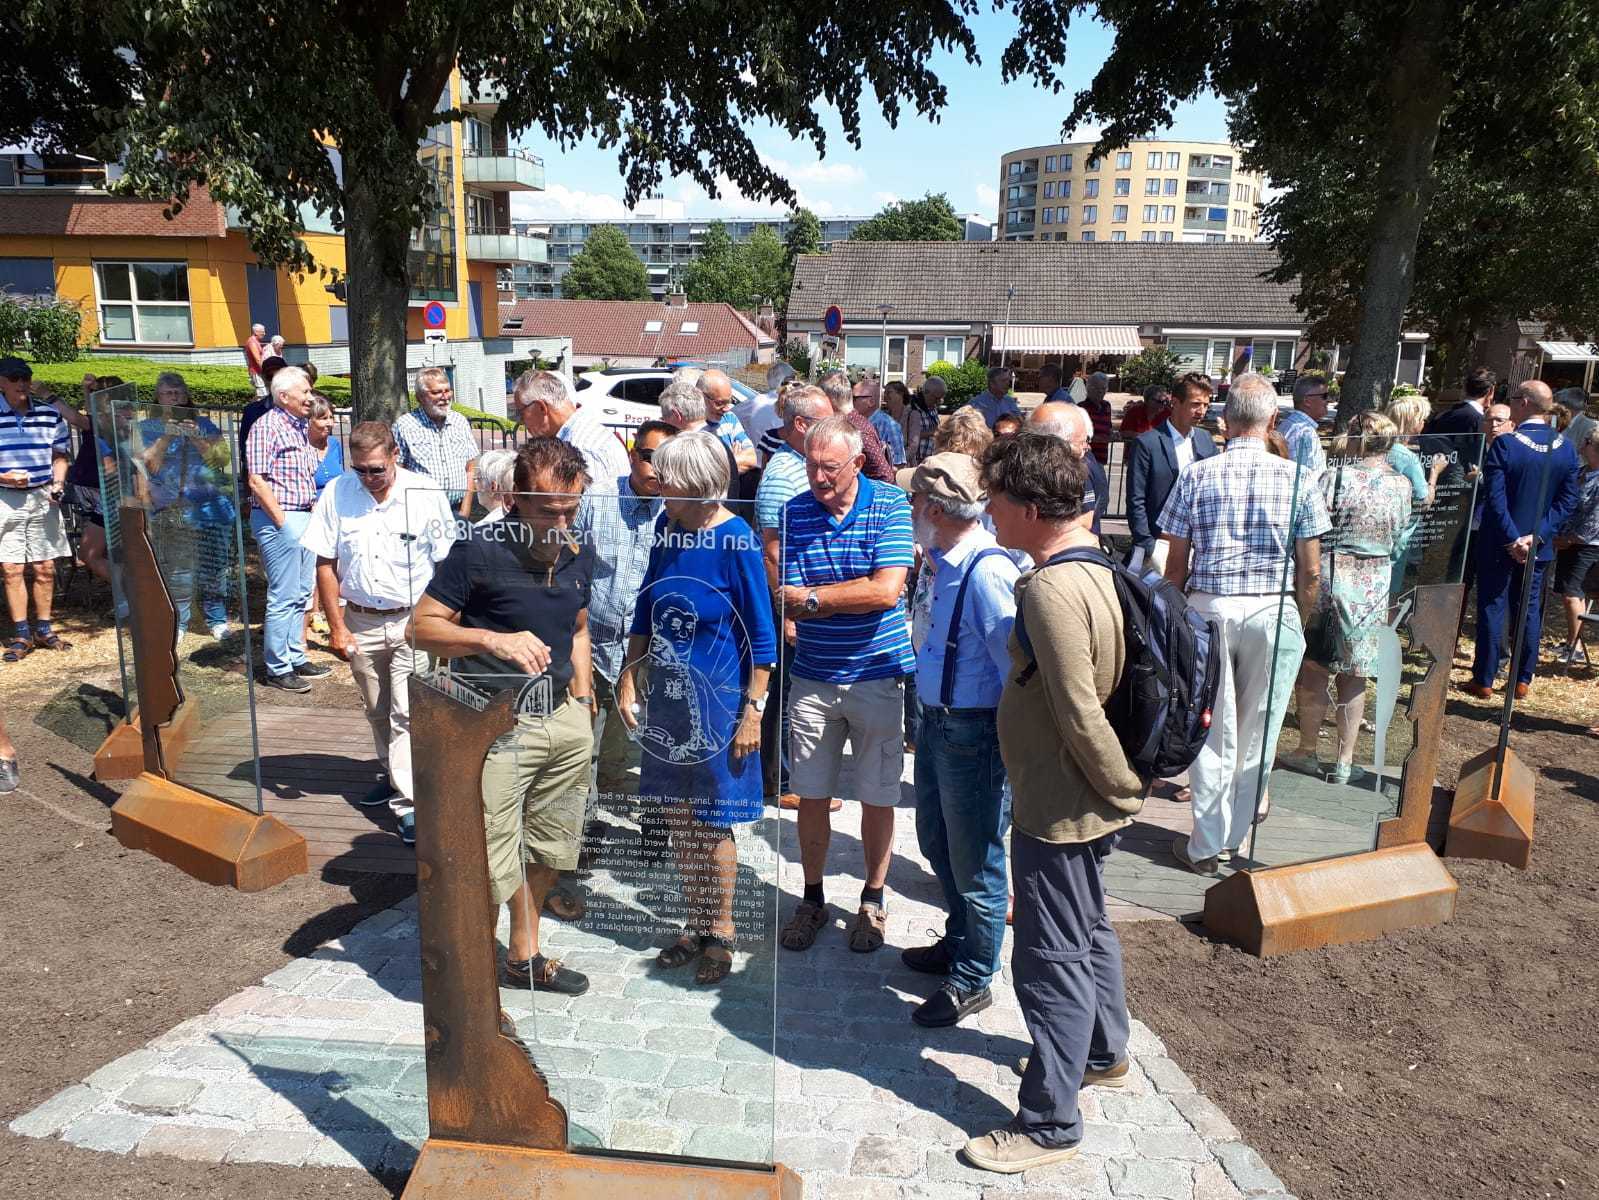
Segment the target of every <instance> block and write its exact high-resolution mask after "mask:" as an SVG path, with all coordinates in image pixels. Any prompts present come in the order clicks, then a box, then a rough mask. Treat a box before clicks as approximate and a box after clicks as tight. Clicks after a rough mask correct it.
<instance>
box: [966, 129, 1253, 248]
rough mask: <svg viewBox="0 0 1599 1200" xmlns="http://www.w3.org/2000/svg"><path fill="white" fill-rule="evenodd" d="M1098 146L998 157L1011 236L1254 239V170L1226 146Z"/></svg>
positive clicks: (1006, 233) (1005, 233)
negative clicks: (1101, 149) (1106, 150)
mask: <svg viewBox="0 0 1599 1200" xmlns="http://www.w3.org/2000/svg"><path fill="white" fill-rule="evenodd" d="M1093 149H1094V143H1093V142H1075V143H1069V144H1062V145H1056V146H1032V147H1029V148H1027V149H1025V150H1013V151H1011V152H1010V153H1009V154H1006V155H1004V156H1003V157H1002V158H1001V159H1000V166H999V174H1000V178H999V213H998V218H999V223H998V225H996V226H995V236H996V237H997V238H999V239H1000V240H1003V241H1008V242H1034V241H1037V242H1252V241H1255V240H1256V239H1257V237H1258V236H1259V233H1260V191H1261V186H1262V184H1263V183H1264V179H1263V177H1262V176H1261V175H1260V174H1258V173H1257V172H1253V171H1246V170H1244V169H1243V168H1242V166H1241V165H1240V163H1241V161H1242V152H1241V151H1240V150H1239V149H1238V147H1236V146H1232V145H1229V144H1228V143H1226V142H1175V141H1161V140H1148V141H1139V142H1133V143H1132V144H1131V145H1130V146H1127V147H1126V148H1124V149H1121V150H1116V151H1113V152H1111V153H1110V154H1107V155H1104V156H1102V157H1098V158H1096V157H1094V156H1093V154H1092V151H1093Z"/></svg>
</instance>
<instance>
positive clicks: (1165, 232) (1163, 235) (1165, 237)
mask: <svg viewBox="0 0 1599 1200" xmlns="http://www.w3.org/2000/svg"><path fill="white" fill-rule="evenodd" d="M1160 240H1161V241H1163V242H1169V241H1171V230H1169V229H1162V230H1161V231H1160Z"/></svg>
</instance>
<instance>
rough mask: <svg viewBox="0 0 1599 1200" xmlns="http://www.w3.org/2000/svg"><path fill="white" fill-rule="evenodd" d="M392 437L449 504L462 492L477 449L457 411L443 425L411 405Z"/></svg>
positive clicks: (404, 460) (404, 462)
mask: <svg viewBox="0 0 1599 1200" xmlns="http://www.w3.org/2000/svg"><path fill="white" fill-rule="evenodd" d="M394 440H395V441H396V442H398V443H399V444H400V465H401V466H402V467H404V468H405V469H406V470H408V471H415V472H417V474H419V475H426V476H427V477H428V478H429V479H430V480H432V481H433V486H434V487H440V488H443V489H444V491H445V492H446V493H447V494H448V495H449V497H450V502H451V503H452V504H453V503H455V502H456V501H458V500H460V498H461V497H462V496H464V495H466V465H467V464H468V463H470V462H475V461H476V460H477V456H478V454H479V453H481V451H480V450H479V449H478V444H477V438H476V437H475V436H473V433H472V427H471V426H470V425H469V424H467V420H466V418H465V417H463V416H462V415H461V414H460V413H458V412H454V411H453V410H452V411H450V412H447V413H445V414H444V424H443V425H439V424H437V423H435V422H434V420H433V418H432V417H430V416H428V415H427V413H425V412H423V411H422V410H421V409H420V408H413V409H412V410H411V411H410V412H408V413H403V414H401V416H400V417H399V418H398V419H397V420H396V421H395V422H394ZM253 469H254V468H252V470H253ZM624 469H625V468H624Z"/></svg>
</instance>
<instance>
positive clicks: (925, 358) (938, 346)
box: [922, 337, 966, 371]
mask: <svg viewBox="0 0 1599 1200" xmlns="http://www.w3.org/2000/svg"><path fill="white" fill-rule="evenodd" d="M965 350H966V339H965V338H964V337H930V338H924V339H922V369H923V370H924V371H925V370H926V369H927V368H928V367H929V366H931V365H932V364H933V363H936V362H947V363H952V364H954V365H955V366H957V367H958V366H960V365H961V362H962V360H963V359H964V358H965V357H966V355H965Z"/></svg>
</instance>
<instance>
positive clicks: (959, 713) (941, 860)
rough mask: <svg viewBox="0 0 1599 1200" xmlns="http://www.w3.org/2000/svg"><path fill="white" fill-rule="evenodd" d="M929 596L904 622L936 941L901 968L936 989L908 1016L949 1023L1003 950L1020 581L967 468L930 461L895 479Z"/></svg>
mask: <svg viewBox="0 0 1599 1200" xmlns="http://www.w3.org/2000/svg"><path fill="white" fill-rule="evenodd" d="M898 478H899V485H900V487H902V488H904V489H905V490H906V491H907V492H909V493H910V494H911V517H912V520H913V523H914V528H915V531H916V541H917V542H918V543H919V544H920V545H921V547H922V549H923V550H924V552H925V553H926V555H927V557H926V559H925V561H924V565H923V571H924V573H927V574H929V575H930V577H931V586H930V587H925V588H918V590H917V602H916V608H915V610H914V611H913V612H912V614H911V623H912V630H913V632H912V641H914V642H916V644H917V647H918V648H917V651H916V695H917V699H918V703H919V704H920V706H921V732H920V734H919V736H918V739H917V743H916V840H917V842H918V843H919V844H920V845H921V848H922V853H923V854H925V855H926V856H927V861H928V862H929V863H930V864H931V865H932V868H933V874H934V875H936V876H938V882H939V884H940V885H941V886H942V887H943V889H944V901H945V903H946V905H947V906H948V916H947V917H946V918H945V921H944V935H943V937H941V938H939V940H938V941H936V942H934V943H933V944H932V945H930V946H915V947H912V948H911V949H908V950H906V951H904V952H903V953H902V954H901V958H903V959H904V961H905V965H906V966H908V967H910V968H911V969H912V970H915V971H921V972H923V973H925V974H928V975H941V976H944V977H945V981H944V983H943V984H942V985H940V987H939V989H938V990H937V991H936V992H934V993H933V994H932V996H931V997H929V998H928V999H927V1000H926V1001H924V1002H923V1003H922V1004H921V1005H920V1006H919V1007H918V1008H917V1009H916V1010H915V1011H914V1012H913V1013H912V1014H911V1019H912V1020H914V1021H915V1022H916V1023H917V1024H918V1025H928V1026H943V1025H954V1024H955V1023H956V1022H958V1021H960V1020H961V1019H962V1018H964V1017H967V1016H970V1015H971V1014H973V1013H978V1012H981V1011H982V1010H983V1009H985V1008H987V1007H988V1006H989V1005H990V1004H992V1003H993V1001H992V999H991V998H990V996H989V990H988V988H989V984H990V983H991V982H992V980H993V978H994V976H995V975H997V974H998V973H999V954H1000V947H1001V945H1002V944H1003V942H1004V940H1005V909H1006V906H1007V899H1008V896H1007V888H1006V878H1005V834H1006V831H1007V830H1008V829H1009V828H1010V802H1009V793H1008V792H1007V790H1006V787H1005V764H1004V762H1003V761H1002V760H1001V759H1000V754H999V730H998V724H997V721H996V719H995V718H996V714H997V712H998V710H999V697H1000V693H1001V692H1003V691H1004V690H1005V672H1006V671H1007V670H1008V669H1009V667H1010V651H1009V650H1008V648H1007V642H1008V641H1009V639H1010V632H1011V624H1012V623H1013V622H1014V621H1015V619H1016V599H1015V588H1016V579H1017V576H1018V575H1019V574H1020V572H1019V571H1018V570H1017V567H1016V563H1015V562H1014V561H1013V560H1012V559H1011V557H1010V556H1009V555H1008V554H1006V553H1005V551H1004V550H1003V549H1001V548H1000V547H999V545H998V543H997V542H996V541H995V540H994V535H993V534H992V533H990V532H989V531H988V530H987V529H985V528H984V527H983V525H982V516H983V512H984V508H985V506H986V502H987V499H988V497H987V495H986V494H985V493H984V491H983V487H982V483H981V481H980V479H979V472H978V466H977V461H976V460H975V459H973V458H972V457H971V455H969V454H934V455H932V456H930V457H929V458H926V459H924V460H923V461H922V463H921V465H920V466H917V467H914V468H907V469H905V470H903V471H901V472H899V476H898Z"/></svg>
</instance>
